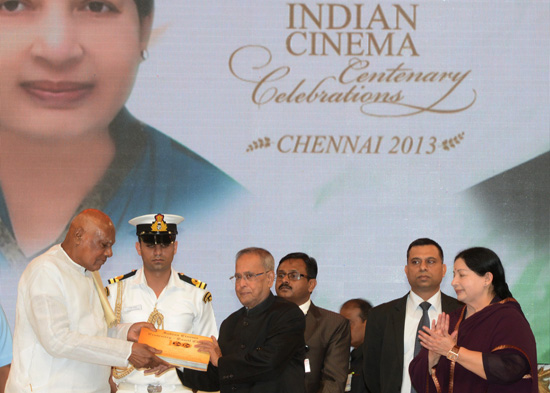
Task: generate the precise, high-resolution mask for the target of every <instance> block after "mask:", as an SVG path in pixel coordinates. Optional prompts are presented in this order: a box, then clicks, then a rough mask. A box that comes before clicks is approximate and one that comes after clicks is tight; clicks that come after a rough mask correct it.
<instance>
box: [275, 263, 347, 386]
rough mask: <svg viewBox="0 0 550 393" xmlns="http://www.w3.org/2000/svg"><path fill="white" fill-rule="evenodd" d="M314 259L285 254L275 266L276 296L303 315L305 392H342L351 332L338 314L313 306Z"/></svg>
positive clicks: (314, 283) (315, 266) (344, 320)
mask: <svg viewBox="0 0 550 393" xmlns="http://www.w3.org/2000/svg"><path fill="white" fill-rule="evenodd" d="M316 285H317V262H316V261H315V259H313V258H311V257H309V256H308V255H307V254H304V253H300V252H298V253H292V254H288V255H286V256H285V257H283V258H282V259H281V261H280V262H279V266H278V267H277V281H276V283H275V289H276V291H277V295H278V296H280V297H283V298H286V299H287V300H290V301H291V302H293V303H295V304H297V305H298V306H299V307H300V309H301V310H302V311H303V313H304V314H305V315H306V330H305V334H304V338H305V342H306V359H305V361H304V366H305V371H306V377H305V381H306V393H343V392H344V388H345V385H346V379H347V375H348V366H349V351H350V345H351V331H350V327H349V322H348V320H347V319H345V318H344V317H342V316H341V315H339V314H337V313H334V312H332V311H329V310H325V309H323V308H320V307H317V306H315V304H313V303H312V302H311V299H310V297H311V293H312V292H313V290H314V289H315V286H316Z"/></svg>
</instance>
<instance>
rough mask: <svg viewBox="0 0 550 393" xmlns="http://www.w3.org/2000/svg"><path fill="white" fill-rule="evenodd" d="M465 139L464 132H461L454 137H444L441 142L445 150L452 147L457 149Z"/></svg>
mask: <svg viewBox="0 0 550 393" xmlns="http://www.w3.org/2000/svg"><path fill="white" fill-rule="evenodd" d="M463 139H464V132H461V133H460V134H458V135H456V136H454V137H452V138H449V139H444V140H443V142H441V144H442V147H443V150H447V151H449V150H451V149H455V148H456V147H458V145H460V141H462V140H463Z"/></svg>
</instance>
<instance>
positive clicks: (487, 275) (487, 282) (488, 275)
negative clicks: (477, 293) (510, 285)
mask: <svg viewBox="0 0 550 393" xmlns="http://www.w3.org/2000/svg"><path fill="white" fill-rule="evenodd" d="M483 277H484V278H485V285H486V286H489V285H491V284H492V283H493V273H491V272H487V273H485V275H484V276H483Z"/></svg>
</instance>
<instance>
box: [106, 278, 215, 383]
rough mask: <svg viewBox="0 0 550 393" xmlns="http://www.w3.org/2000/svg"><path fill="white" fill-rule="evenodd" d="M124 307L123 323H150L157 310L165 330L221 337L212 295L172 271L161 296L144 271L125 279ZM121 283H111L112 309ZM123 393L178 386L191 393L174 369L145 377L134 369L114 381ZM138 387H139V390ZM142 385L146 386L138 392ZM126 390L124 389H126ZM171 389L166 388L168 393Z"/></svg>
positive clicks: (123, 283)
mask: <svg viewBox="0 0 550 393" xmlns="http://www.w3.org/2000/svg"><path fill="white" fill-rule="evenodd" d="M120 282H121V285H122V291H123V292H122V307H121V318H120V322H121V323H129V322H131V323H133V322H143V321H147V320H148V318H149V316H150V315H151V312H153V310H154V309H155V307H156V309H157V311H158V312H160V313H161V314H162V315H163V316H164V330H171V331H176V332H183V333H191V334H198V335H201V336H206V337H210V336H212V335H213V336H216V337H217V336H218V329H217V327H216V320H215V318H214V310H213V309H212V302H211V301H210V300H211V297H209V296H210V293H209V292H208V291H207V290H205V289H201V288H198V287H196V286H195V285H193V284H190V283H187V282H185V281H183V280H182V279H180V277H179V275H178V273H177V272H176V271H175V270H174V269H172V274H171V275H170V279H169V281H168V284H167V285H166V287H165V288H164V290H163V291H162V292H161V294H160V295H159V297H158V298H157V296H156V295H155V292H154V291H153V290H152V289H151V288H150V287H149V286H148V285H147V280H146V278H145V274H144V273H143V269H139V270H137V271H136V274H135V275H133V276H131V277H128V278H125V279H122V280H121V281H120ZM117 285H118V283H114V284H110V285H109V286H108V289H109V291H108V292H109V303H110V304H111V307H112V308H113V310H115V307H116V299H117ZM115 382H116V383H117V384H120V386H119V390H118V391H119V392H122V391H127V389H128V391H136V390H135V389H137V390H138V391H144V392H146V391H147V389H146V387H147V386H148V385H161V386H163V385H165V386H171V387H172V388H173V387H174V386H177V387H178V389H182V388H183V389H184V390H186V391H191V390H190V389H187V388H186V387H183V386H182V385H181V382H180V380H179V378H178V375H177V373H176V370H174V369H171V370H169V371H167V372H166V373H164V374H163V375H161V376H159V377H156V376H155V375H145V374H144V372H143V371H139V370H134V371H132V373H130V374H129V375H127V376H125V377H122V378H121V379H115ZM128 384H129V385H134V388H135V389H134V390H129V385H128ZM135 386H138V387H137V388H136V387H135ZM139 386H143V388H142V389H139ZM123 389H124V390H123ZM169 390H172V389H163V392H164V391H169Z"/></svg>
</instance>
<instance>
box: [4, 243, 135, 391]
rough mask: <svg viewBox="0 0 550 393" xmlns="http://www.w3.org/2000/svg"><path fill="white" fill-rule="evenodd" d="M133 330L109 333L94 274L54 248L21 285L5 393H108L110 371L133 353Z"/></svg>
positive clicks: (26, 274)
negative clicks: (130, 333) (129, 336)
mask: <svg viewBox="0 0 550 393" xmlns="http://www.w3.org/2000/svg"><path fill="white" fill-rule="evenodd" d="M129 326H130V325H126V326H124V327H121V328H120V329H116V330H113V329H111V331H109V330H108V328H107V324H106V322H105V316H104V313H103V309H102V307H101V303H100V301H99V296H98V294H97V292H96V289H95V287H94V282H93V279H92V275H91V273H90V272H89V271H86V270H85V269H84V268H83V267H82V266H80V265H78V264H77V263H75V262H74V261H72V260H71V258H69V256H68V255H67V254H66V253H65V251H64V250H63V248H61V245H59V244H58V245H56V246H53V247H52V248H50V249H49V250H48V251H47V252H46V253H44V254H42V255H40V256H39V257H37V258H35V259H34V260H33V261H32V262H31V263H30V264H29V265H28V266H27V268H26V269H25V271H24V272H23V275H22V276H21V279H20V281H19V286H18V290H17V306H16V320H15V331H14V337H13V361H12V365H11V370H10V373H9V378H8V382H7V385H6V392H9V393H21V392H33V393H42V392H55V393H65V392H66V393H74V392H79V393H107V392H109V382H108V381H109V374H110V371H111V367H110V366H112V365H113V366H118V367H124V366H126V365H127V364H128V361H127V359H128V357H129V356H130V354H131V352H132V344H133V343H131V342H128V341H126V335H127V333H128V328H129ZM108 333H111V334H112V335H117V336H119V337H120V338H122V340H119V339H115V338H110V337H107V335H108Z"/></svg>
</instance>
